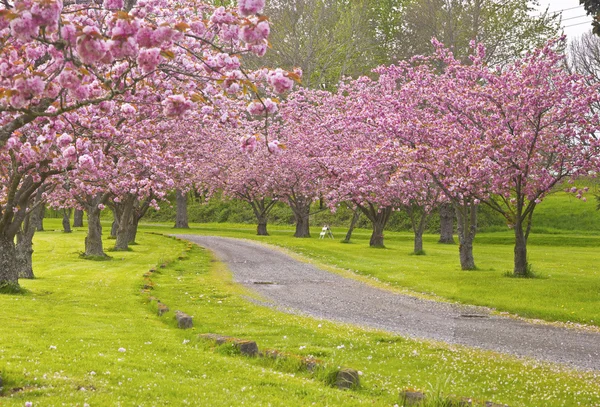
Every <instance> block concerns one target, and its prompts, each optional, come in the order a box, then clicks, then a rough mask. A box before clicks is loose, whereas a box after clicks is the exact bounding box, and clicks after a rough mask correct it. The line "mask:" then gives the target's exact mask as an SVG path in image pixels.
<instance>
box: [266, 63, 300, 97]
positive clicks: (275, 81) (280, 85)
mask: <svg viewBox="0 0 600 407" xmlns="http://www.w3.org/2000/svg"><path fill="white" fill-rule="evenodd" d="M267 81H268V82H269V84H270V85H271V86H273V88H274V89H275V92H277V93H284V92H287V91H289V90H291V89H292V87H293V86H294V81H293V80H292V79H290V78H289V77H288V76H287V74H286V72H285V71H284V70H283V69H281V68H277V69H275V70H274V71H271V72H269V74H268V76H267Z"/></svg>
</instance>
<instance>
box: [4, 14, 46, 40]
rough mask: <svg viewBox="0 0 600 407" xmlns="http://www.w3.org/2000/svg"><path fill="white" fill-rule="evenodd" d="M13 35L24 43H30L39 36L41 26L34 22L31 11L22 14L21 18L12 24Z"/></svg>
mask: <svg viewBox="0 0 600 407" xmlns="http://www.w3.org/2000/svg"><path fill="white" fill-rule="evenodd" d="M10 29H11V31H12V34H13V35H14V36H15V37H16V38H18V39H20V40H23V41H28V40H30V39H31V38H33V37H35V36H37V34H38V31H39V26H37V25H36V24H35V22H34V21H33V16H32V15H31V13H30V12H29V11H24V12H22V13H21V14H20V15H19V17H17V18H15V19H14V20H12V21H11V22H10Z"/></svg>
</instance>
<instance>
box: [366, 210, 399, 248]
mask: <svg viewBox="0 0 600 407" xmlns="http://www.w3.org/2000/svg"><path fill="white" fill-rule="evenodd" d="M358 207H359V208H360V210H361V211H362V212H363V213H364V214H365V215H366V216H367V217H368V218H369V220H370V221H371V223H372V225H373V233H372V234H371V240H370V241H369V246H371V247H385V245H384V240H383V230H384V229H385V225H387V222H388V220H389V219H390V215H391V214H392V208H379V209H377V208H376V207H375V206H374V205H372V204H369V206H368V207H365V206H362V205H361V206H358Z"/></svg>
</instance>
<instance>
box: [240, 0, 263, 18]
mask: <svg viewBox="0 0 600 407" xmlns="http://www.w3.org/2000/svg"><path fill="white" fill-rule="evenodd" d="M264 8H265V0H239V1H238V9H239V11H240V14H241V15H243V16H250V15H252V14H260V13H262V11H263V9H264Z"/></svg>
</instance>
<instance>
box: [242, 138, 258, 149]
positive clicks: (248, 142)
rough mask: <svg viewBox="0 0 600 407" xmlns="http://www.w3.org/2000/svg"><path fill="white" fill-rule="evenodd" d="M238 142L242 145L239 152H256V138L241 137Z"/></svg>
mask: <svg viewBox="0 0 600 407" xmlns="http://www.w3.org/2000/svg"><path fill="white" fill-rule="evenodd" d="M240 141H241V143H242V144H241V146H240V150H242V151H243V152H244V153H252V152H254V151H255V150H256V144H257V140H256V136H245V137H242V139H241V140H240Z"/></svg>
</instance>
